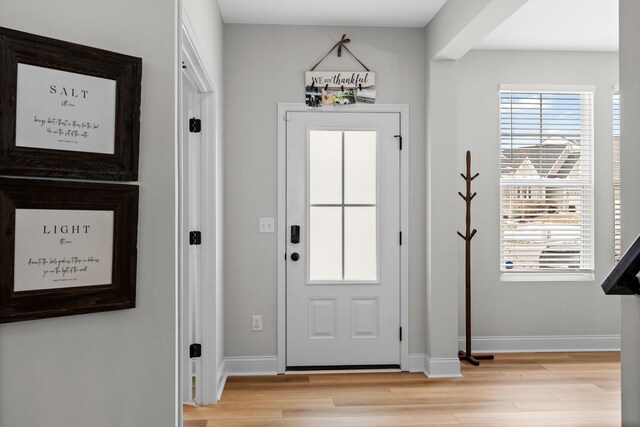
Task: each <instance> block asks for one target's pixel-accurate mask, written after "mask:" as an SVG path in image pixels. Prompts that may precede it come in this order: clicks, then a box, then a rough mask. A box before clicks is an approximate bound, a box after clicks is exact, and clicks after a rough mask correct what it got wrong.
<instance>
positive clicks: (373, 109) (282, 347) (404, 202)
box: [277, 103, 410, 373]
mask: <svg viewBox="0 0 640 427" xmlns="http://www.w3.org/2000/svg"><path fill="white" fill-rule="evenodd" d="M339 108H340V107H333V108H331V107H330V108H326V107H325V108H323V109H311V110H310V109H309V107H307V106H306V105H305V104H303V103H300V104H298V103H280V104H278V222H277V247H278V252H277V259H278V299H277V304H278V307H277V310H278V313H277V314H278V354H277V359H278V373H284V372H285V370H286V360H287V359H286V352H287V345H286V344H287V343H286V337H287V334H286V327H287V325H286V324H287V322H286V309H287V307H286V291H287V284H286V278H287V277H286V260H285V253H286V247H287V246H286V227H285V224H286V208H287V198H286V181H287V113H288V112H313V113H318V112H320V113H322V112H333V113H335V112H339V111H340V112H342V113H344V114H349V113H399V114H400V135H402V151H401V152H400V229H401V231H402V246H401V247H400V327H401V328H402V341H401V343H400V368H401V369H402V370H403V371H407V370H409V239H410V232H409V149H410V143H409V106H408V105H407V104H377V105H376V104H374V105H358V104H356V105H351V106H348V107H343V109H342V108H341V109H339Z"/></svg>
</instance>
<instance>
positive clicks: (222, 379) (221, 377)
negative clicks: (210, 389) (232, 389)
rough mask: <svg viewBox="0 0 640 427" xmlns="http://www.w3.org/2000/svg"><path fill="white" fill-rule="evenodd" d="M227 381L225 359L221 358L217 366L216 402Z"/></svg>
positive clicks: (220, 396) (220, 397)
mask: <svg viewBox="0 0 640 427" xmlns="http://www.w3.org/2000/svg"><path fill="white" fill-rule="evenodd" d="M226 383H227V359H222V363H221V364H220V368H218V396H216V397H217V399H218V402H219V401H220V399H222V392H223V391H224V385H225V384H226Z"/></svg>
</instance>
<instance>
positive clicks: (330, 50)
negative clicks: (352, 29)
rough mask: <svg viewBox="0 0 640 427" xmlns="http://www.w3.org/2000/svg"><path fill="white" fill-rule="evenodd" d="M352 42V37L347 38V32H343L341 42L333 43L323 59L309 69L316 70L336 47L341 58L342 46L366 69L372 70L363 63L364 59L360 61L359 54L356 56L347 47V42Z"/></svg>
mask: <svg viewBox="0 0 640 427" xmlns="http://www.w3.org/2000/svg"><path fill="white" fill-rule="evenodd" d="M350 42H351V39H348V38H347V34H346V33H345V34H343V35H342V37H341V38H340V41H339V42H337V43H336V44H334V45H333V47H332V48H331V49H329V52H327V53H326V54H325V55H324V56H323V57H322V59H320V61H318V62H317V63H316V65H314V66H313V67H312V68H311V70H309V71H313V70H315V69H316V67H317V66H318V65H320V63H321V62H322V61H324V59H325V58H326V57H327V56H329V54H330V53H331V52H333V51H334V50H335V49H336V48H337V49H338V57H339V58H341V57H342V48H344V50H346V51H347V52H349V54H350V55H351V56H353V58H354V59H355V60H356V61H358V64H360V65H362V66H363V67H364V69H365V70H367V71H370V70H369V68H368V67H367V66H366V65H364V64H363V63H362V61H360V60H359V59H358V57H357V56H355V55H354V54H353V52H351V51H350V50H349V48H348V47H347V43H350Z"/></svg>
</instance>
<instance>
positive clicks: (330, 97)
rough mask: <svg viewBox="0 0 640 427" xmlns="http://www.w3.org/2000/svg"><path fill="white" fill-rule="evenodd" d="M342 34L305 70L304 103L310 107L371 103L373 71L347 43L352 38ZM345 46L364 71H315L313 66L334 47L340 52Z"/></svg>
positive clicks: (373, 99)
mask: <svg viewBox="0 0 640 427" xmlns="http://www.w3.org/2000/svg"><path fill="white" fill-rule="evenodd" d="M346 37H347V35H346V34H343V35H342V38H341V39H340V41H339V42H337V43H336V44H334V45H333V47H332V48H331V49H330V50H329V52H327V53H326V54H325V55H324V56H323V57H322V59H320V61H318V62H317V63H316V65H314V66H313V67H312V68H311V70H309V71H307V72H306V73H305V76H304V80H305V93H306V96H305V103H306V104H307V105H308V106H309V107H312V108H317V107H323V106H325V105H335V106H339V105H352V104H355V103H365V104H373V103H375V101H376V90H375V85H376V73H375V72H373V71H371V70H369V68H368V67H367V66H366V65H364V63H362V61H360V60H359V59H358V58H357V57H356V56H355V55H354V54H353V53H352V52H351V51H350V50H349V48H348V47H347V46H346V43H349V42H350V41H351V40H350V39H348V38H346ZM343 48H344V49H345V50H346V51H347V52H349V54H350V55H351V56H353V58H355V60H356V61H358V63H359V64H360V65H362V66H363V67H364V69H365V71H315V69H316V67H317V66H318V65H320V63H321V62H322V61H323V60H324V59H325V58H326V57H327V56H328V55H329V54H330V53H331V52H333V51H334V50H335V49H338V56H339V57H341V56H342V49H343Z"/></svg>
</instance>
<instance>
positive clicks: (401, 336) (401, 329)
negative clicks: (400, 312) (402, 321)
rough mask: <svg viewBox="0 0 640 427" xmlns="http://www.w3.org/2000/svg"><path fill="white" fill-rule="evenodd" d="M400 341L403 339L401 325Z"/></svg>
mask: <svg viewBox="0 0 640 427" xmlns="http://www.w3.org/2000/svg"><path fill="white" fill-rule="evenodd" d="M400 341H402V326H400Z"/></svg>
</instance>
